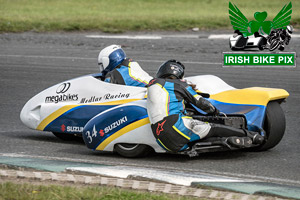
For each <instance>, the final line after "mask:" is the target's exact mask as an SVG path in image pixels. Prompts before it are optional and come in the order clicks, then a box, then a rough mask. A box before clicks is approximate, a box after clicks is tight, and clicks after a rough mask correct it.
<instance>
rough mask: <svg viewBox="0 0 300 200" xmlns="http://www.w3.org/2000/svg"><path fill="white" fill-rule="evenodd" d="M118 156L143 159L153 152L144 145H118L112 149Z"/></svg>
mask: <svg viewBox="0 0 300 200" xmlns="http://www.w3.org/2000/svg"><path fill="white" fill-rule="evenodd" d="M114 150H115V151H116V152H117V153H118V154H120V155H121V156H124V157H128V158H134V157H143V156H146V155H148V154H149V153H151V152H152V151H153V149H152V148H151V147H149V146H148V145H145V144H127V143H119V144H116V145H115V149H114Z"/></svg>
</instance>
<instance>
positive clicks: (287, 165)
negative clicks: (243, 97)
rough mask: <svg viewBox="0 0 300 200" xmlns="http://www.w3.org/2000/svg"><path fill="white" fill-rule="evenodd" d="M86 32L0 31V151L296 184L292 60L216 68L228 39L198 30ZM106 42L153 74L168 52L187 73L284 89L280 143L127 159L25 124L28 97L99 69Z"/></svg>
mask: <svg viewBox="0 0 300 200" xmlns="http://www.w3.org/2000/svg"><path fill="white" fill-rule="evenodd" d="M88 34H96V33H73V34H65V33H47V34H38V33H21V34H1V35H0V78H1V79H0V88H1V90H0V92H1V93H0V94H1V95H0V102H1V104H0V111H1V112H0V137H1V140H0V153H1V154H2V155H4V156H5V155H11V154H14V155H21V156H27V155H28V156H42V157H44V158H47V159H55V158H60V159H63V160H66V161H70V160H78V161H87V162H91V163H94V164H103V165H108V164H109V165H125V166H134V167H146V168H155V169H161V170H166V171H172V170H173V171H174V170H175V171H180V172H190V173H193V174H201V173H210V174H216V175H226V176H232V177H239V178H255V179H258V180H263V181H265V182H272V183H278V184H288V185H295V186H299V185H300V173H299V167H300V162H299V160H300V159H299V153H300V145H299V142H300V137H299V132H298V124H299V122H300V121H299V117H298V115H299V96H300V93H299V91H300V84H299V83H300V81H299V75H300V73H299V68H298V67H296V68H289V69H287V68H223V67H222V65H221V63H222V52H226V51H229V45H228V40H224V39H213V40H210V39H207V38H208V33H202V32H201V33H184V35H196V36H197V35H198V37H168V38H162V39H155V40H154V39H139V40H136V39H116V38H110V39H107V38H88V37H86V35H88ZM97 34H98V33H97ZM151 34H153V33H151ZM151 34H150V35H151ZM159 34H163V35H168V33H159ZM171 34H174V35H178V34H177V33H171ZM155 35H157V33H155ZM113 43H116V44H120V45H122V46H123V48H124V50H125V51H126V53H127V56H128V57H131V58H133V59H135V60H137V61H139V63H140V64H141V66H142V67H143V68H144V69H145V70H146V71H147V72H149V73H150V74H151V75H154V74H155V72H156V70H157V67H158V66H159V65H160V64H161V63H162V62H163V61H165V60H168V59H173V58H174V59H177V60H180V61H182V62H183V63H184V64H185V65H186V67H187V70H186V76H191V75H196V74H213V75H216V76H219V77H220V78H222V79H223V80H224V81H226V82H227V83H228V84H230V85H232V86H234V87H236V88H245V87H252V86H261V87H273V88H283V89H286V90H287V91H288V92H289V93H290V97H289V98H288V99H287V102H286V103H284V104H283V105H282V107H283V110H284V112H285V114H286V120H287V128H286V133H285V136H284V137H283V139H282V141H281V142H280V143H279V145H277V146H276V147H275V148H274V149H272V150H269V151H266V152H245V151H238V152H222V153H205V154H201V155H200V156H199V157H196V158H188V157H186V156H179V155H168V154H153V155H150V156H149V157H146V158H140V159H127V158H122V157H120V156H118V155H115V154H111V153H104V152H93V151H90V150H89V149H87V148H86V147H85V145H84V144H83V143H82V142H78V141H73V142H64V141H61V140H59V139H57V138H56V137H55V136H53V135H52V133H47V132H40V131H35V130H30V129H28V128H26V127H25V126H24V125H23V124H22V123H21V121H20V119H19V113H20V111H21V109H22V107H23V105H24V104H25V103H26V101H27V100H28V99H29V98H31V97H32V96H34V95H35V94H37V93H38V92H40V91H42V90H43V89H45V88H47V87H49V86H51V85H54V84H56V83H59V82H62V81H64V80H67V79H71V78H74V77H77V76H81V75H85V74H90V73H96V72H98V68H97V55H98V53H99V50H100V49H102V48H104V47H105V46H107V45H110V44H113ZM299 46H300V43H299V39H298V38H293V39H292V42H291V44H290V45H289V46H288V48H287V51H289V52H296V54H297V55H298V54H299V49H300V48H299ZM297 63H299V58H297Z"/></svg>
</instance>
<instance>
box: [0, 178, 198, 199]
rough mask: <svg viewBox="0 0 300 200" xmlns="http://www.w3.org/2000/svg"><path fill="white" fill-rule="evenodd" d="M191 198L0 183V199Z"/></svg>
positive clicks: (99, 189)
mask: <svg viewBox="0 0 300 200" xmlns="http://www.w3.org/2000/svg"><path fill="white" fill-rule="evenodd" d="M35 199H39V200H43V199H47V200H70V199H72V200H99V199H101V200H127V199H129V200H145V199H147V200H191V199H196V198H191V197H180V196H176V195H166V194H159V193H150V192H144V191H133V190H125V189H120V188H115V187H104V186H90V187H87V186H85V187H83V186H82V187H75V186H59V185H49V186H45V185H33V184H27V183H26V184H16V183H12V182H5V183H1V184H0V200H35Z"/></svg>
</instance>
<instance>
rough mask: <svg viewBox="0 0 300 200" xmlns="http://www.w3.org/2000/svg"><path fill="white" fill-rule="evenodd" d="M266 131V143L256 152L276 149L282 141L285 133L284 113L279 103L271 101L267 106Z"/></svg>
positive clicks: (256, 148) (257, 148)
mask: <svg viewBox="0 0 300 200" xmlns="http://www.w3.org/2000/svg"><path fill="white" fill-rule="evenodd" d="M264 130H265V132H266V136H265V137H266V141H265V142H264V143H263V144H262V145H261V146H259V147H255V148H254V150H257V151H265V150H268V149H271V148H273V147H275V146H276V145H277V144H278V143H279V142H280V140H281V139H282V137H283V135H284V132H285V116H284V112H283V110H282V108H281V106H280V104H279V102H277V101H271V102H269V103H268V105H267V110H266V116H265V121H264Z"/></svg>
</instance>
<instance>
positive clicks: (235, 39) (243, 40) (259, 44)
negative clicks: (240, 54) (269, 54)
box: [229, 30, 267, 51]
mask: <svg viewBox="0 0 300 200" xmlns="http://www.w3.org/2000/svg"><path fill="white" fill-rule="evenodd" d="M234 33H235V34H234V35H233V36H231V37H230V38H229V47H230V49H231V50H233V51H238V50H244V49H252V48H258V49H259V50H264V49H265V48H266V45H267V39H266V38H265V37H264V36H262V35H260V34H258V32H256V33H255V34H254V36H250V37H244V36H243V34H242V33H241V32H240V31H239V30H236V31H235V32H234Z"/></svg>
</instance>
